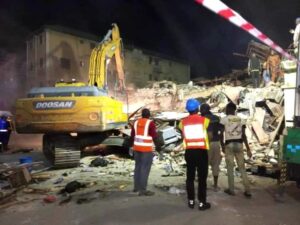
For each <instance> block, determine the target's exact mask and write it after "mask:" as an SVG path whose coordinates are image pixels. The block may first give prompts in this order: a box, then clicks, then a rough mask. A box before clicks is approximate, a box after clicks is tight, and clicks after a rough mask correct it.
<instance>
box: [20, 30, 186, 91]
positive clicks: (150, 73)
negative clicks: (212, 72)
mask: <svg viewBox="0 0 300 225" xmlns="http://www.w3.org/2000/svg"><path fill="white" fill-rule="evenodd" d="M100 41H101V38H99V37H97V36H95V35H92V34H89V33H85V32H81V31H77V30H73V29H70V28H66V27H61V26H44V27H43V28H41V29H40V30H37V31H36V32H34V33H33V34H32V35H31V36H30V37H29V38H28V40H27V76H26V80H27V88H28V89H30V88H32V87H39V86H53V85H54V84H55V82H57V81H59V80H60V79H64V80H65V81H69V80H71V79H72V78H75V79H76V80H78V81H82V82H87V81H88V70H89V58H90V54H91V51H92V49H93V48H95V47H96V45H97V44H98V43H99V42H100ZM113 64H114V62H113V60H111V63H110V65H109V66H108V71H107V76H108V82H113V80H114V77H115V76H116V74H117V73H116V70H115V69H114V68H115V66H114V65H113ZM124 70H125V77H126V84H129V83H130V84H133V85H134V86H135V87H144V86H146V85H147V83H148V81H161V80H170V81H175V82H176V83H187V82H188V81H189V80H190V66H189V65H188V64H187V63H185V62H181V61H179V60H177V59H172V58H171V57H168V56H164V55H161V54H159V53H156V52H151V51H148V50H144V49H140V48H136V47H134V46H130V45H126V44H125V47H124Z"/></svg>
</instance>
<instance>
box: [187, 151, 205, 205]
mask: <svg viewBox="0 0 300 225" xmlns="http://www.w3.org/2000/svg"><path fill="white" fill-rule="evenodd" d="M185 161H186V190H187V196H188V199H189V200H194V199H195V187H194V180H195V174H196V169H197V174H198V200H199V202H203V203H206V179H207V174H208V153H207V150H202V149H187V150H186V151H185Z"/></svg>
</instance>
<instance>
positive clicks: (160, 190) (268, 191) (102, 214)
mask: <svg viewBox="0 0 300 225" xmlns="http://www.w3.org/2000/svg"><path fill="white" fill-rule="evenodd" d="M37 139H38V138H36V137H33V140H32V143H35V141H36V140H37ZM34 140H35V141H34ZM27 142H31V140H30V138H29V137H27ZM22 155H24V154H12V155H11V154H2V155H0V161H1V162H12V161H16V160H17V159H18V158H20V157H21V156H22ZM26 155H28V154H26ZM29 155H31V156H32V157H33V158H34V160H35V161H40V160H44V158H43V155H42V154H41V152H40V151H34V152H32V153H30V154H29ZM84 160H85V161H87V160H89V159H84ZM111 161H114V163H113V164H109V165H108V167H102V168H92V169H90V167H86V166H82V167H79V168H76V169H69V170H55V171H50V172H49V171H46V172H45V173H48V174H49V173H50V174H51V178H50V179H49V180H47V181H44V182H40V183H38V184H32V185H30V186H29V187H30V188H39V189H41V190H45V189H47V188H50V190H49V191H47V192H44V193H43V194H28V193H24V191H26V190H29V187H27V188H25V189H23V190H21V191H20V192H19V194H18V195H17V196H16V198H15V199H14V200H13V201H12V202H11V203H8V204H6V205H2V206H0V221H1V225H23V224H24V225H50V224H57V225H73V224H74V225H79V224H91V225H92V224H105V225H106V224H108V225H110V224H111V225H113V224H128V225H129V224H130V225H132V224H155V225H160V224H174V225H175V224H189V225H192V224H211V225H222V224H224V225H227V224H231V225H237V224H245V225H248V224H249V225H250V224H251V225H252V224H257V225H298V224H299V221H300V214H299V212H300V211H299V209H300V190H299V189H297V188H296V187H295V184H294V183H292V182H291V183H288V185H287V188H286V194H285V198H284V202H276V201H275V200H274V194H275V193H276V190H277V189H276V181H275V180H273V179H271V178H263V177H258V176H253V175H251V176H250V180H251V183H252V189H253V198H252V199H246V198H244V196H243V194H242V193H243V189H242V186H241V183H240V179H239V178H237V179H236V183H237V195H236V196H234V197H231V196H228V195H226V194H224V193H223V191H222V190H221V191H219V192H214V191H213V190H212V189H211V188H210V187H211V183H212V177H211V175H210V176H209V179H208V186H209V189H208V201H209V202H211V204H212V208H211V209H210V210H207V211H205V212H201V211H199V210H198V209H196V208H195V209H193V210H191V209H189V208H188V207H187V206H186V194H185V193H181V192H182V190H184V176H166V177H165V176H164V175H166V171H167V168H166V167H167V165H168V163H166V162H159V161H157V160H156V161H155V162H154V166H153V169H152V171H151V175H150V180H149V188H150V189H151V190H153V191H155V192H156V194H155V195H154V196H152V197H139V196H137V195H135V194H133V193H131V189H132V169H133V162H132V161H131V160H130V159H120V160H111ZM179 164H180V163H179ZM173 166H174V169H175V170H177V169H178V170H179V168H180V165H173ZM64 172H66V173H67V174H68V176H67V177H64V181H63V182H62V183H60V184H57V185H54V184H53V183H54V182H55V180H57V178H59V177H61V174H62V173H64ZM177 175H178V174H177ZM74 179H78V180H80V181H82V182H89V184H90V187H89V188H83V189H81V190H79V191H78V192H75V193H74V194H72V199H71V200H70V202H68V203H64V204H62V205H60V204H59V203H60V202H61V201H62V200H63V199H65V197H62V196H61V195H57V191H58V190H59V189H61V188H62V187H63V186H64V184H65V183H67V182H69V181H71V180H74ZM170 187H173V190H174V189H175V190H177V194H176V193H175V194H174V193H170V192H172V191H170V190H169V188H170ZM220 187H221V188H222V189H224V188H226V174H225V171H222V172H221V179H220ZM95 190H99V191H100V192H95ZM175 192H176V191H175ZM47 194H54V195H55V196H56V198H57V200H56V201H55V202H54V203H44V201H43V198H44V197H45V196H46V195H47ZM86 196H89V197H88V198H87V199H90V200H89V201H85V202H82V203H81V204H78V200H80V199H83V198H85V197H86Z"/></svg>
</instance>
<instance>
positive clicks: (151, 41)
mask: <svg viewBox="0 0 300 225" xmlns="http://www.w3.org/2000/svg"><path fill="white" fill-rule="evenodd" d="M223 2H224V3H225V4H227V5H228V6H229V7H231V8H232V9H234V10H235V11H237V12H239V13H240V14H241V15H242V16H243V17H244V18H245V19H246V20H248V21H249V22H251V23H252V24H253V25H255V26H256V27H257V28H258V29H260V30H261V31H262V32H263V33H265V34H266V35H268V36H269V37H270V38H271V39H272V40H273V41H275V42H276V43H277V44H279V45H280V46H281V47H283V48H286V47H287V46H288V45H289V44H290V43H291V40H292V35H291V34H289V32H288V31H289V29H291V28H294V27H295V18H296V17H299V16H300V0H284V1H283V0H224V1H223ZM0 4H1V6H0V57H4V56H5V54H7V53H9V52H17V51H20V49H22V48H23V49H24V48H25V41H26V37H27V36H28V34H30V32H32V31H33V30H36V29H38V28H40V27H41V26H43V25H44V24H52V25H54V24H58V25H62V26H68V27H72V28H75V29H79V30H82V31H86V32H90V33H94V34H96V35H99V36H102V35H104V34H105V33H106V32H107V30H108V29H109V28H110V24H111V23H113V22H116V23H117V24H118V25H119V27H120V32H121V36H122V38H123V39H124V40H125V42H126V43H128V44H133V45H135V46H137V47H142V48H145V49H149V50H153V51H158V52H161V53H164V54H167V55H170V56H172V57H176V58H178V59H182V60H184V61H186V62H188V63H189V64H190V65H191V66H192V76H193V77H198V76H210V77H214V76H221V75H224V74H226V73H228V72H230V71H231V70H232V69H237V68H242V67H245V66H246V60H245V59H243V58H240V57H236V56H233V54H232V53H233V52H239V53H245V52H246V49H247V44H248V42H249V41H250V40H251V39H253V38H252V37H251V36H250V35H248V34H247V33H245V32H244V31H241V30H239V29H238V28H237V27H235V26H234V25H231V24H230V23H229V22H228V21H226V20H224V19H222V18H220V17H218V16H217V15H215V14H213V13H212V12H210V11H209V10H207V9H206V8H203V7H202V6H200V5H198V4H196V3H195V2H194V1H193V0H172V1H171V0H102V1H101V0H65V1H63V0H27V1H25V0H1V3H0ZM99 41H100V39H99Z"/></svg>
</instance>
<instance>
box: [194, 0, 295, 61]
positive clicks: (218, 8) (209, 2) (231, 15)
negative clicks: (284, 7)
mask: <svg viewBox="0 0 300 225" xmlns="http://www.w3.org/2000/svg"><path fill="white" fill-rule="evenodd" d="M195 1H196V2H197V3H199V4H201V5H203V6H204V7H206V8H208V9H209V10H211V11H213V12H214V13H216V14H218V15H219V16H222V17H224V18H225V19H226V20H229V21H230V22H231V23H233V24H234V25H236V26H238V27H239V28H241V29H243V30H245V31H247V32H248V33H249V34H251V35H252V36H254V37H255V38H257V39H259V40H260V41H262V42H263V43H265V44H266V45H268V46H269V47H271V48H272V49H274V50H275V51H277V52H278V53H280V54H281V55H283V56H284V57H286V58H288V59H296V58H295V57H293V56H292V55H290V54H289V53H287V52H286V51H284V50H283V49H282V48H281V47H280V46H279V45H277V44H276V43H275V42H273V41H272V40H271V39H270V38H268V37H267V36H266V35H265V34H263V33H262V32H261V31H259V30H258V29H257V28H256V27H254V26H253V25H252V24H251V23H249V22H248V21H246V20H245V19H244V18H243V17H241V15H240V14H238V13H237V12H235V11H234V10H232V9H231V8H229V7H228V6H227V5H225V4H224V3H223V2H222V1H220V0H195Z"/></svg>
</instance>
